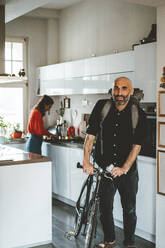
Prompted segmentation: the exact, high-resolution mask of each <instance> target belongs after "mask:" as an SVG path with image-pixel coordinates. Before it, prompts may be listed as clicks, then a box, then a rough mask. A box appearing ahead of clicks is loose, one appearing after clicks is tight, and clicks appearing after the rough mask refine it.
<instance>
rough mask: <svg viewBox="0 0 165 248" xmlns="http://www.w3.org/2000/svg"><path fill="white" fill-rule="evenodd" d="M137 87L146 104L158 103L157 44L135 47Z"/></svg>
mask: <svg viewBox="0 0 165 248" xmlns="http://www.w3.org/2000/svg"><path fill="white" fill-rule="evenodd" d="M135 87H137V88H140V89H142V90H143V92H144V99H143V101H144V102H156V42H154V43H148V44H144V45H139V46H135Z"/></svg>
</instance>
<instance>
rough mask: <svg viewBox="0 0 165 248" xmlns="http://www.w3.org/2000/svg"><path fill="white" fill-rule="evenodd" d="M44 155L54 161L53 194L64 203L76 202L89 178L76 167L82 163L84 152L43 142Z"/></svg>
mask: <svg viewBox="0 0 165 248" xmlns="http://www.w3.org/2000/svg"><path fill="white" fill-rule="evenodd" d="M42 154H43V155H44V156H48V157H50V158H51V159H52V191H53V193H54V194H55V195H57V196H60V197H62V198H63V200H64V201H65V199H66V200H69V201H73V202H76V201H77V199H78V195H79V193H80V190H81V187H82V184H83V182H84V180H85V179H86V177H87V175H86V174H84V173H83V171H82V170H81V169H77V167H76V165H77V162H82V157H83V150H82V149H79V148H69V147H63V146H58V145H52V144H49V143H46V142H43V144H42ZM67 203H68V201H67Z"/></svg>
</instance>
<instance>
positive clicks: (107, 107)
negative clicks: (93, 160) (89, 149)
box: [100, 99, 112, 155]
mask: <svg viewBox="0 0 165 248" xmlns="http://www.w3.org/2000/svg"><path fill="white" fill-rule="evenodd" d="M111 106H112V100H111V99H108V100H107V101H106V103H105V104H104V106H103V108H102V110H101V121H100V142H101V154H102V155H103V121H104V120H105V118H106V116H107V115H108V112H109V110H110V108H111Z"/></svg>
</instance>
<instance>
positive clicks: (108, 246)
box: [94, 241, 116, 248]
mask: <svg viewBox="0 0 165 248" xmlns="http://www.w3.org/2000/svg"><path fill="white" fill-rule="evenodd" d="M115 245H116V242H115V241H113V242H104V241H103V242H101V243H99V244H97V245H95V246H94V248H112V247H115Z"/></svg>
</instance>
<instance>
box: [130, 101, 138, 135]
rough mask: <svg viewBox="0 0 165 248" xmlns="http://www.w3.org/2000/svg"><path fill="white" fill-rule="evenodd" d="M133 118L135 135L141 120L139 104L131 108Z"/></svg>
mask: <svg viewBox="0 0 165 248" xmlns="http://www.w3.org/2000/svg"><path fill="white" fill-rule="evenodd" d="M131 118H132V130H133V134H134V132H135V129H136V126H137V124H138V120H139V110H138V106H137V104H132V106H131Z"/></svg>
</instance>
